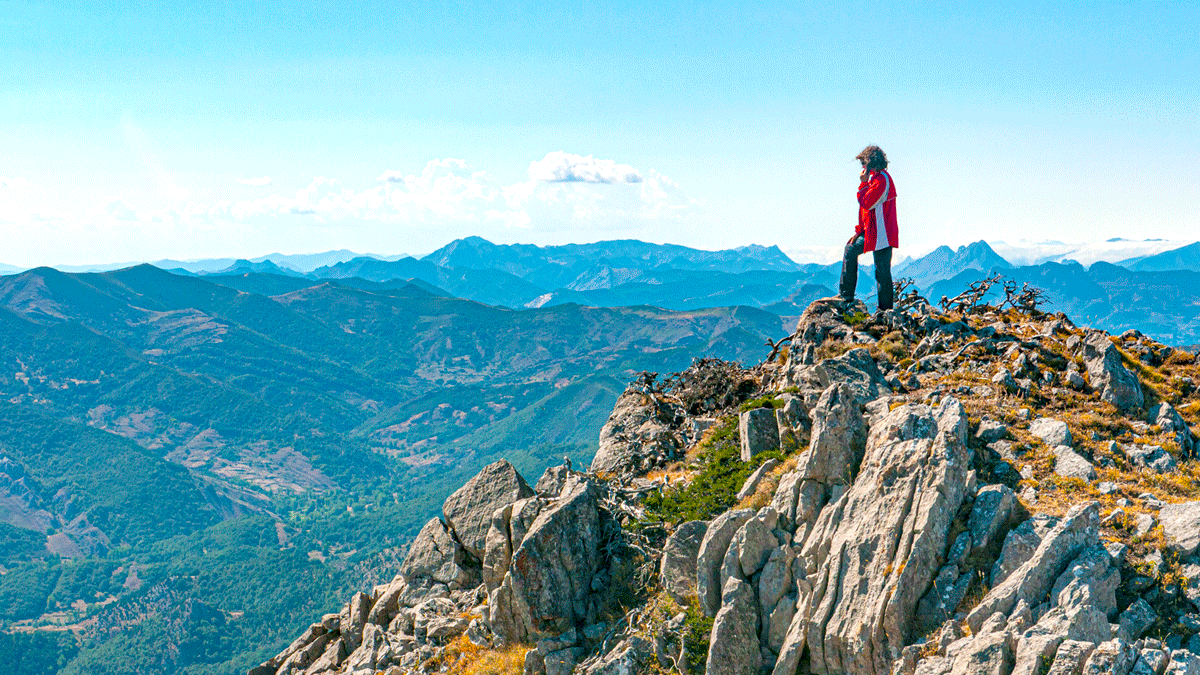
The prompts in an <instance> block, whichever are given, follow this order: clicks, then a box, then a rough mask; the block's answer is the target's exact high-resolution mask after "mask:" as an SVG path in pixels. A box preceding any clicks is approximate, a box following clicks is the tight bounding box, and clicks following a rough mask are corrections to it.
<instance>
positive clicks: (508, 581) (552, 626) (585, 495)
mask: <svg viewBox="0 0 1200 675" xmlns="http://www.w3.org/2000/svg"><path fill="white" fill-rule="evenodd" d="M602 528H603V524H602V522H601V517H600V512H599V504H598V503H597V494H596V490H595V487H594V485H593V484H592V482H591V481H590V480H588V479H586V478H578V477H573V478H572V479H571V480H569V481H568V483H567V485H566V486H565V487H564V488H563V493H562V495H561V496H560V497H559V498H558V500H557V501H556V502H555V503H554V504H552V505H550V506H548V507H547V508H545V509H544V510H543V511H542V512H541V514H539V515H538V517H537V520H535V521H534V522H533V524H532V525H531V526H530V527H529V531H528V533H527V534H526V535H525V536H524V538H523V539H522V540H521V542H520V543H519V544H517V545H516V546H514V551H513V555H512V563H511V564H510V565H509V569H508V572H507V573H505V575H504V581H503V582H501V584H500V587H499V588H497V589H496V590H495V591H493V592H492V594H491V596H490V602H489V605H490V607H491V617H490V618H491V624H492V631H493V632H495V633H496V634H497V635H498V636H499V637H500V638H502V639H503V640H504V641H506V642H510V643H511V642H525V641H529V640H530V639H536V638H540V637H544V636H546V635H550V634H558V633H562V632H564V631H566V630H568V629H570V628H572V627H574V626H575V625H576V624H582V623H584V622H585V621H586V620H587V618H588V613H589V603H588V599H589V597H588V596H589V594H590V593H591V592H592V585H593V576H594V574H595V572H596V571H597V570H598V569H599V567H600V562H601V561H600V544H601V537H602V536H603V531H602ZM593 602H594V601H593ZM590 609H591V612H592V615H593V616H594V615H595V607H594V604H593V606H592V607H591V608H590Z"/></svg>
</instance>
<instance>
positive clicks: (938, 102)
mask: <svg viewBox="0 0 1200 675" xmlns="http://www.w3.org/2000/svg"><path fill="white" fill-rule="evenodd" d="M4 15H5V16H4V18H3V21H4V24H5V28H6V36H7V37H6V40H5V41H4V43H3V44H0V58H3V59H4V60H5V62H6V63H8V64H10V66H9V68H8V70H9V76H7V77H6V78H4V79H3V80H2V81H0V226H3V227H4V228H5V231H6V233H7V235H8V236H7V242H6V243H7V246H6V247H5V250H4V251H3V252H2V253H0V262H4V263H10V264H15V265H20V266H25V267H28V266H34V265H41V264H58V265H70V264H76V265H78V264H91V263H100V262H116V261H126V260H127V261H147V260H157V259H162V258H173V259H195V258H209V257H213V258H215V257H251V256H260V255H263V254H265V253H268V252H273V251H279V252H283V253H311V252H316V251H327V250H335V249H351V250H356V251H371V252H376V253H383V254H389V253H415V254H420V253H426V252H429V251H431V250H433V249H435V248H437V247H439V246H442V245H444V244H445V243H447V242H449V241H450V240H452V239H455V238H459V237H465V236H469V235H478V236H482V237H484V238H486V239H488V240H490V241H493V242H497V243H534V244H541V245H544V244H560V243H572V242H591V241H597V240H604V239H616V238H636V239H642V240H645V241H653V242H658V243H664V242H669V243H676V244H682V245H686V246H693V247H696V248H705V249H718V248H729V247H735V246H741V245H746V244H751V243H755V244H762V245H772V244H774V245H779V246H780V247H781V248H783V249H784V250H785V251H794V250H796V249H804V248H830V247H837V246H839V245H840V244H841V243H842V242H843V241H844V240H845V239H846V237H847V236H848V234H849V231H850V229H851V227H852V224H853V218H854V209H855V204H854V201H853V196H852V194H853V190H854V187H855V182H856V181H855V178H856V175H857V166H856V163H855V162H854V160H853V156H854V155H855V154H856V153H857V152H858V150H860V149H861V148H862V146H864V145H866V144H867V143H871V142H874V143H878V144H879V145H881V146H882V147H883V148H884V149H885V150H886V151H887V152H888V154H889V157H890V159H891V160H892V162H893V164H892V169H893V174H894V175H895V177H896V181H897V186H898V188H899V196H900V209H901V212H900V219H901V227H902V245H903V247H902V249H901V251H900V253H901V254H908V255H916V254H919V253H922V252H925V251H928V250H930V249H932V248H933V247H935V246H937V245H939V244H943V243H945V244H949V245H958V244H963V243H967V242H970V241H977V240H979V239H986V240H988V241H1007V242H1017V241H1020V240H1030V241H1044V240H1048V239H1052V240H1061V241H1065V242H1099V241H1103V240H1105V239H1109V238H1113V237H1122V238H1127V239H1151V238H1163V239H1170V240H1179V241H1181V242H1186V241H1193V240H1195V239H1196V238H1197V235H1196V234H1195V232H1196V231H1197V225H1200V222H1198V219H1197V216H1196V215H1195V213H1196V212H1195V209H1194V208H1193V207H1192V206H1191V203H1190V201H1191V197H1190V195H1194V194H1197V193H1200V178H1197V175H1196V172H1195V171H1194V170H1191V169H1190V164H1191V163H1192V162H1193V160H1192V159H1191V155H1192V154H1194V150H1195V148H1197V147H1200V123H1198V118H1200V92H1198V88H1197V87H1196V86H1195V73H1196V72H1200V48H1198V45H1197V42H1196V32H1195V26H1196V25H1198V24H1200V7H1198V6H1196V5H1195V4H1193V3H1151V2H1129V3H1120V4H1118V3H1085V2H1068V3H1057V4H1056V5H1055V6H1054V7H1033V8H1030V7H1028V6H1018V5H1017V4H1015V3H1012V4H1010V3H988V4H986V5H982V4H976V5H973V6H972V7H971V8H969V9H968V8H965V7H962V6H960V5H956V4H950V3H876V4H874V5H872V8H871V14H870V15H869V16H867V15H863V14H860V13H857V12H855V11H853V10H849V9H818V8H811V7H799V8H761V7H758V6H756V5H752V4H748V3H745V4H743V3H733V4H730V3H723V4H716V3H710V4H695V3H670V4H665V5H659V6H655V7H648V6H627V5H626V4H623V3H596V2H590V3H582V2H567V3H562V4H558V5H555V6H553V7H534V6H529V5H520V6H507V5H506V6H496V5H491V4H482V3H481V4H470V3H417V4H413V5H412V6H406V7H398V6H396V5H394V4H386V3H378V2H360V3H352V4H351V3H338V4H327V5H316V4H313V5H305V6H298V5H294V4H285V3H277V4H268V5H260V6H255V7H248V6H240V5H238V6H233V5H230V6H223V7H212V6H210V5H208V4H202V3H179V2H172V3H161V4H159V5H157V6H155V7H153V8H147V7H133V6H126V5H119V6H113V5H111V4H108V3H88V4H84V5H82V6H76V7H71V8H64V7H62V6H60V5H55V4H51V3H12V4H6V6H5V11H4Z"/></svg>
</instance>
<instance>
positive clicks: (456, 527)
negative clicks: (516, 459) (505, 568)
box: [442, 459, 533, 561]
mask: <svg viewBox="0 0 1200 675" xmlns="http://www.w3.org/2000/svg"><path fill="white" fill-rule="evenodd" d="M532 496H533V488H531V487H529V484H528V483H526V482H525V479H524V478H522V477H521V474H519V473H517V469H516V467H514V466H513V465H512V464H510V463H509V462H508V460H504V459H502V460H500V461H498V462H494V463H492V464H489V465H487V466H485V467H483V470H482V471H480V472H479V473H478V474H476V475H475V477H474V478H472V479H471V480H469V481H467V483H466V484H465V485H463V486H462V487H460V488H459V489H457V490H455V491H454V494H452V495H450V496H449V497H447V498H446V501H445V502H444V503H443V504H442V516H443V517H444V518H445V521H446V525H447V526H449V528H450V529H451V530H452V531H453V532H454V534H455V535H457V538H458V542H459V543H460V544H462V547H463V548H465V549H466V550H467V553H470V554H471V555H472V556H473V557H474V558H475V559H476V560H480V561H482V560H483V552H484V548H485V545H486V543H487V534H488V528H489V527H491V524H492V514H494V513H495V512H496V509H498V508H501V507H503V506H506V505H508V504H512V503H513V502H515V501H517V500H518V499H524V498H526V497H532Z"/></svg>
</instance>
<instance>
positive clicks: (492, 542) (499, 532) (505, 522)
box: [483, 482, 541, 593]
mask: <svg viewBox="0 0 1200 675" xmlns="http://www.w3.org/2000/svg"><path fill="white" fill-rule="evenodd" d="M540 484H541V483H540V482H539V485H540ZM511 520H512V504H506V505H504V506H502V507H500V508H498V509H496V510H495V511H493V512H492V522H491V524H490V525H489V526H488V534H487V539H485V540H484V546H483V583H484V585H485V586H486V587H487V590H488V592H489V593H491V592H492V591H494V590H496V587H498V586H499V585H500V584H501V582H503V581H504V574H505V573H506V572H508V564H509V562H511V561H512V539H511V537H512V533H511V531H510V528H509V522H510V521H511Z"/></svg>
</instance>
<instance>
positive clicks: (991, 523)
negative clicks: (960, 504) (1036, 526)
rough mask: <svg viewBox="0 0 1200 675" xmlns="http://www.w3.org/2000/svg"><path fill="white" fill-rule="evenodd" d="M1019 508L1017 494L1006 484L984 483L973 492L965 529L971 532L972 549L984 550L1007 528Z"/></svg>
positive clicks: (1001, 535)
mask: <svg viewBox="0 0 1200 675" xmlns="http://www.w3.org/2000/svg"><path fill="white" fill-rule="evenodd" d="M1019 511H1023V509H1021V503H1020V502H1019V501H1017V495H1016V494H1015V493H1014V492H1013V491H1012V488H1010V487H1008V486H1007V485H985V486H983V487H981V488H979V491H978V492H976V493H975V503H974V504H973V505H972V506H971V516H970V519H969V520H968V521H967V531H968V532H970V534H971V544H972V550H973V551H983V550H986V549H987V548H988V547H989V546H991V545H992V543H993V542H996V541H1000V538H1001V537H1003V536H1004V534H1005V533H1006V532H1007V530H1008V526H1009V524H1010V523H1011V521H1012V520H1013V518H1014V516H1016V515H1017V514H1018V512H1019Z"/></svg>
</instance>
